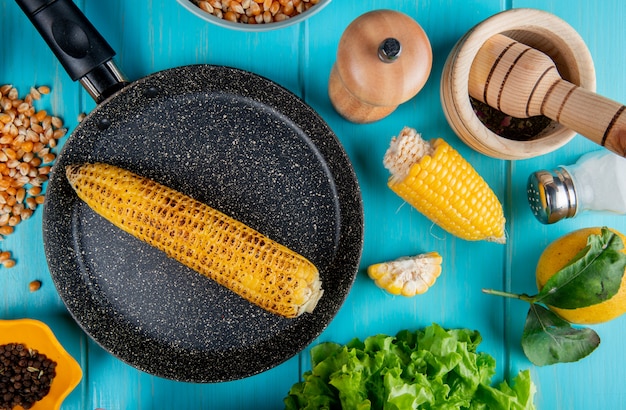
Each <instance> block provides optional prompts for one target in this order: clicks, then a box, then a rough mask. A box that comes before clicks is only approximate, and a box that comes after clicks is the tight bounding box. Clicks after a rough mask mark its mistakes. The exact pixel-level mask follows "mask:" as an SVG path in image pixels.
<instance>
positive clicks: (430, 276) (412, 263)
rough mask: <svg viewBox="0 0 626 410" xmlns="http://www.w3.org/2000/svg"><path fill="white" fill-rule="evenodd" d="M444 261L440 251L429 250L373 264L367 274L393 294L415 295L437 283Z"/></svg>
mask: <svg viewBox="0 0 626 410" xmlns="http://www.w3.org/2000/svg"><path fill="white" fill-rule="evenodd" d="M442 262H443V258H442V257H441V255H439V253H437V252H428V253H423V254H419V255H416V256H412V257H407V256H404V257H401V258H398V259H396V260H393V261H390V262H383V263H377V264H374V265H371V266H370V267H369V268H367V274H368V275H369V277H370V278H372V279H373V280H374V282H375V283H376V285H377V286H378V287H380V288H382V289H385V290H386V291H388V292H389V293H391V294H393V295H403V296H415V295H419V294H422V293H424V292H426V291H427V290H428V289H429V288H430V287H432V286H433V285H434V284H435V281H436V280H437V278H438V277H439V275H441V264H442Z"/></svg>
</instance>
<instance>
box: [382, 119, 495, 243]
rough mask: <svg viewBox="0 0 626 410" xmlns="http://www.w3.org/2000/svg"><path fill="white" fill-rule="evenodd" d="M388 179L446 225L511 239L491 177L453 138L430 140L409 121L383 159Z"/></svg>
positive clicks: (475, 236)
mask: <svg viewBox="0 0 626 410" xmlns="http://www.w3.org/2000/svg"><path fill="white" fill-rule="evenodd" d="M383 164H384V166H385V168H387V169H388V170H389V171H390V172H391V177H390V178H389V181H388V185H389V187H390V188H391V190H392V191H394V192H395V193H396V194H398V195H399V196H400V197H401V198H402V199H404V200H405V201H406V202H408V203H409V204H411V205H412V206H413V207H415V208H416V209H417V210H418V211H420V212H421V213H423V214H424V215H425V216H426V217H428V218H429V219H430V220H431V221H433V222H434V223H436V224H437V225H439V226H440V227H442V228H443V229H445V230H446V231H448V232H450V233H452V234H453V235H456V236H458V237H460V238H463V239H466V240H473V241H476V240H487V241H491V242H497V243H505V242H506V236H505V232H504V225H505V219H504V212H503V210H502V204H501V203H500V201H499V200H498V198H497V197H496V195H495V194H494V193H493V191H492V190H491V188H490V187H489V185H487V183H486V182H485V180H484V179H483V178H482V177H481V176H480V175H479V174H478V173H477V172H476V170H475V169H474V168H473V167H472V166H471V165H470V164H469V163H468V162H467V161H466V160H465V159H464V158H463V157H461V155H460V154H459V153H458V152H457V151H456V150H454V149H453V148H452V147H451V146H450V145H449V144H448V143H447V142H445V141H444V140H442V139H440V138H437V139H434V140H432V141H425V140H423V139H422V138H421V136H420V134H418V133H417V132H416V131H415V130H414V129H412V128H409V127H405V128H404V129H402V131H401V132H400V134H399V135H398V136H397V137H394V138H393V139H392V141H391V144H390V146H389V149H388V150H387V153H386V154H385V157H384V159H383Z"/></svg>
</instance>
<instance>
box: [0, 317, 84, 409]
mask: <svg viewBox="0 0 626 410" xmlns="http://www.w3.org/2000/svg"><path fill="white" fill-rule="evenodd" d="M9 343H22V344H24V345H26V347H28V348H30V349H36V350H37V351H39V353H41V354H45V355H46V356H47V357H48V358H49V359H50V360H53V361H55V362H56V363H57V366H56V376H55V377H54V380H52V384H51V385H50V392H49V393H48V394H47V395H46V396H45V397H44V398H43V399H41V400H40V401H38V402H36V403H35V404H34V405H33V406H32V407H31V409H32V410H37V409H41V410H44V409H45V410H58V409H59V408H60V407H61V403H63V400H64V399H65V398H66V397H67V395H68V394H70V392H71V391H72V390H74V388H75V387H76V386H77V385H78V383H80V380H81V378H82V377H83V371H82V370H81V368H80V366H79V365H78V363H77V362H76V360H74V358H73V357H72V356H70V354H69V353H67V352H66V351H65V349H64V348H63V346H61V344H60V343H59V341H58V340H57V339H56V337H55V336H54V334H53V333H52V330H50V328H49V327H48V326H47V325H46V324H44V323H42V322H40V321H37V320H32V319H18V320H0V345H4V344H9ZM16 409H22V407H21V406H18V407H16Z"/></svg>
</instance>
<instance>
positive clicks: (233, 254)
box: [66, 164, 323, 317]
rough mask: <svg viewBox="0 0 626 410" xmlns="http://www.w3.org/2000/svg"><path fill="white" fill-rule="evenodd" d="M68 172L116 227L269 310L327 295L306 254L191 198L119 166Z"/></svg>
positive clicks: (291, 310) (292, 310) (309, 303)
mask: <svg viewBox="0 0 626 410" xmlns="http://www.w3.org/2000/svg"><path fill="white" fill-rule="evenodd" d="M66 175H67V179H68V181H69V183H70V185H71V186H72V187H73V188H74V190H75V191H76V193H77V195H78V196H79V198H81V199H82V200H83V201H85V203H87V205H89V206H90V207H91V208H92V209H93V210H94V211H95V212H96V213H98V214H100V215H101V216H103V217H104V218H106V219H107V220H109V221H110V222H112V223H113V224H114V225H115V226H117V227H119V228H120V229H122V230H124V231H126V232H127V233H130V234H131V235H134V236H135V237H137V238H138V239H140V240H143V241H144V242H147V243H148V244H150V245H152V246H154V247H156V248H158V249H160V250H162V251H163V252H165V253H166V254H167V255H168V256H169V257H171V258H174V259H176V260H178V261H179V262H181V263H183V264H184V265H186V266H188V267H190V268H191V269H193V270H195V271H197V272H199V273H201V274H203V275H205V276H207V277H209V278H211V279H213V280H215V281H216V282H218V283H219V284H221V285H223V286H225V287H227V288H229V289H231V290H232V291H234V292H235V293H237V294H239V295H240V296H241V297H243V298H245V299H246V300H248V301H250V302H252V303H254V304H256V305H258V306H260V307H262V308H264V309H266V310H267V311H269V312H272V313H275V314H278V315H282V316H285V317H296V316H299V315H300V314H302V313H304V312H311V311H313V309H314V308H315V305H316V304H317V302H318V300H319V298H320V297H321V296H322V293H323V291H322V288H321V280H320V278H319V272H318V270H317V268H316V267H315V266H314V265H313V264H312V263H311V262H309V261H308V260H307V259H306V258H304V257H303V256H301V255H299V254H297V253H296V252H294V251H292V250H290V249H288V248H287V247H285V246H283V245H281V244H279V243H277V242H274V241H273V240H271V239H269V238H267V237H266V236H264V235H262V234H261V233H259V232H257V231H255V230H253V229H252V228H250V227H248V226H246V225H244V224H243V223H241V222H239V221H237V220H235V219H233V218H230V217H229V216H227V215H225V214H223V213H221V212H219V211H217V210H215V209H213V208H211V207H209V206H207V205H205V204H203V203H201V202H199V201H196V200H194V199H193V198H191V197H188V196H186V195H184V194H182V193H180V192H177V191H175V190H173V189H171V188H169V187H166V186H164V185H161V184H158V183H157V182H155V181H152V180H150V179H147V178H144V177H141V176H139V175H136V174H134V173H132V172H129V171H127V170H123V169H121V168H118V167H115V166H112V165H106V164H84V165H71V166H68V167H67V168H66Z"/></svg>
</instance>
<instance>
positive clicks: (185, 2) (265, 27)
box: [176, 0, 331, 32]
mask: <svg viewBox="0 0 626 410" xmlns="http://www.w3.org/2000/svg"><path fill="white" fill-rule="evenodd" d="M176 1H177V2H178V3H179V4H180V5H181V6H183V7H184V8H186V9H187V10H189V11H190V12H192V13H193V14H195V15H196V16H198V17H200V18H201V19H203V20H206V21H208V22H210V23H213V24H215V25H218V26H220V27H225V28H229V29H233V30H240V31H250V32H255V31H270V30H278V29H281V28H284V27H288V26H292V25H294V24H298V23H300V22H302V21H304V20H306V19H308V18H309V17H311V16H313V15H315V14H317V13H319V12H320V11H322V9H323V8H324V7H326V6H327V5H328V4H329V3H330V2H331V0H319V3H317V4H316V5H314V6H313V7H311V8H310V9H308V10H307V11H305V12H303V13H300V14H297V15H295V16H293V17H290V18H288V19H286V20H283V21H278V22H273V23H264V24H247V23H234V22H232V21H228V20H225V19H222V18H219V17H216V16H214V15H213V14H211V13H209V12H207V11H204V10H202V9H201V8H200V7H198V6H196V5H195V4H194V2H193V1H191V0H176ZM253 1H254V0H253Z"/></svg>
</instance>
